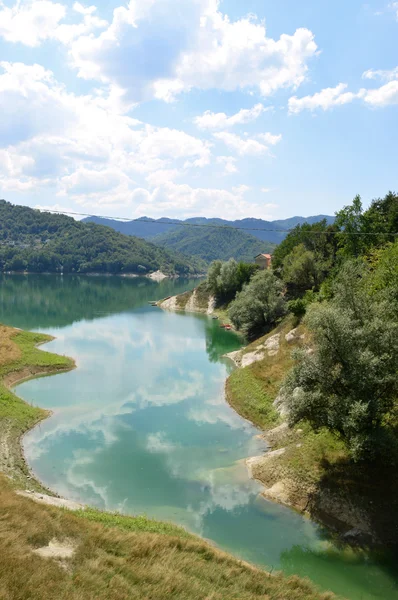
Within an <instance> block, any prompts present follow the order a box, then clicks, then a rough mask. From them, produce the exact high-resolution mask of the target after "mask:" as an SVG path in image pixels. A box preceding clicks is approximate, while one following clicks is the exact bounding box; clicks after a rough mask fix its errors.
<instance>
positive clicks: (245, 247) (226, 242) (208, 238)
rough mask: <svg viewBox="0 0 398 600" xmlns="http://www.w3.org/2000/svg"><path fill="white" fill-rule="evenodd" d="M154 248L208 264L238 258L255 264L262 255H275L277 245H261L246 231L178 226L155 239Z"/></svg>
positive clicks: (266, 243)
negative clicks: (259, 255)
mask: <svg viewBox="0 0 398 600" xmlns="http://www.w3.org/2000/svg"><path fill="white" fill-rule="evenodd" d="M152 241H153V243H154V244H157V245H159V246H162V247H164V248H168V249H171V250H175V251H177V252H181V253H183V254H187V255H188V254H189V255H191V256H196V257H199V258H202V259H203V260H205V261H206V262H211V261H212V260H216V259H221V260H228V259H230V258H235V259H236V260H242V261H245V262H253V258H254V257H255V256H257V254H260V253H261V252H272V250H273V249H274V248H275V244H273V243H271V242H262V241H261V240H259V239H258V238H256V237H254V236H253V235H249V234H248V233H246V232H245V231H239V230H237V229H232V228H230V227H224V228H221V229H218V228H217V229H216V228H212V227H190V226H188V225H184V226H178V227H177V228H176V229H173V230H171V231H169V232H167V233H162V234H160V235H157V236H155V237H154V238H152Z"/></svg>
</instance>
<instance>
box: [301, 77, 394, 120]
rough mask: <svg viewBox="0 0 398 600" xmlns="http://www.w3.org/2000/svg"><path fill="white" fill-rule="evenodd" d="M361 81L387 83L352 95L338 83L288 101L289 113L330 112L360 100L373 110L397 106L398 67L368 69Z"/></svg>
mask: <svg viewBox="0 0 398 600" xmlns="http://www.w3.org/2000/svg"><path fill="white" fill-rule="evenodd" d="M362 78H363V79H369V80H374V79H381V80H383V81H387V82H388V83H386V84H385V85H382V86H381V87H379V88H374V89H365V88H362V89H360V90H359V91H358V92H356V93H353V92H349V91H347V87H348V86H347V84H346V83H339V84H338V85H337V86H336V87H334V88H325V89H323V90H321V91H320V92H317V93H316V94H314V95H312V96H304V97H303V98H297V96H293V97H292V98H290V99H289V113H290V114H298V113H300V112H301V111H303V110H311V111H314V110H318V109H321V110H324V111H326V110H330V109H331V108H333V107H335V106H342V105H344V104H349V103H351V102H353V101H354V100H362V101H363V102H364V103H365V104H367V105H368V106H370V107H374V108H377V107H379V108H381V107H384V106H389V105H393V104H398V67H396V68H395V69H391V70H373V69H369V70H367V71H365V72H364V73H363V74H362Z"/></svg>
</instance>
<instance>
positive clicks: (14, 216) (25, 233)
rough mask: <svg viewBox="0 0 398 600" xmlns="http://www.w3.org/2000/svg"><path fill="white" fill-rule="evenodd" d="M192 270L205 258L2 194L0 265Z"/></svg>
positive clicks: (91, 269)
mask: <svg viewBox="0 0 398 600" xmlns="http://www.w3.org/2000/svg"><path fill="white" fill-rule="evenodd" d="M158 269H160V270H162V271H164V272H165V273H167V274H174V273H177V274H179V275H188V274H194V273H198V272H203V271H204V270H205V264H204V263H203V261H200V260H198V259H192V260H191V259H190V258H187V257H185V256H181V255H178V254H176V253H175V252H171V251H168V250H165V249H164V248H160V247H158V246H155V245H154V244H151V243H149V242H147V241H145V240H143V239H139V238H136V237H131V236H127V235H122V234H121V233H119V232H117V231H115V230H114V229H113V228H110V227H103V226H100V225H96V224H95V223H83V222H81V221H75V220H74V219H72V218H71V217H67V216H65V215H56V214H51V213H44V212H40V211H37V210H33V209H32V208H28V207H26V206H14V205H13V204H10V203H9V202H6V201H5V200H0V271H30V272H36V273H43V272H61V271H62V272H64V273H90V272H98V273H113V274H122V273H136V274H146V273H149V272H152V271H156V270H158Z"/></svg>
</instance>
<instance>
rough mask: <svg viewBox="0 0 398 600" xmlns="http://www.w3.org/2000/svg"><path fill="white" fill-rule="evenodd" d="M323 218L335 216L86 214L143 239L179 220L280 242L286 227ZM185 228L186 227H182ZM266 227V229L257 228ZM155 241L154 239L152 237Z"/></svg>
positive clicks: (91, 219)
mask: <svg viewBox="0 0 398 600" xmlns="http://www.w3.org/2000/svg"><path fill="white" fill-rule="evenodd" d="M323 219H326V221H327V223H328V224H331V223H333V222H334V217H331V216H328V215H315V216H311V217H291V218H289V219H281V220H277V221H264V220H263V219H252V218H249V219H241V220H237V221H226V220H225V219H206V218H205V217H193V218H191V219H186V220H185V221H180V220H178V219H168V218H165V217H163V218H161V219H149V218H147V217H141V218H140V219H137V220H134V221H125V222H121V221H116V220H113V219H103V218H101V217H87V219H84V221H85V222H92V223H97V224H99V225H106V226H108V227H112V229H115V230H116V231H120V232H121V233H124V234H126V235H136V236H138V237H142V238H144V239H147V240H149V239H153V238H155V237H157V236H158V235H160V234H163V233H169V232H170V231H175V230H176V229H179V228H181V225H180V223H185V224H193V225H206V226H209V225H222V226H223V225H224V226H229V227H234V228H237V229H244V230H246V231H245V233H247V234H250V235H252V236H254V237H256V238H258V239H259V240H263V241H267V242H273V243H274V244H280V242H282V241H283V240H284V239H285V237H286V236H287V233H288V232H287V231H286V230H288V229H293V228H294V227H295V226H296V225H298V224H302V223H310V224H313V223H316V222H318V221H322V220H323ZM184 229H188V228H185V227H184ZM259 230H265V231H259ZM154 241H155V240H154Z"/></svg>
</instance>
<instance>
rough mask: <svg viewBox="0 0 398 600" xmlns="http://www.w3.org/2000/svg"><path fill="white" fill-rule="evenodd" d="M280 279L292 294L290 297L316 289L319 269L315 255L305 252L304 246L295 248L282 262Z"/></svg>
mask: <svg viewBox="0 0 398 600" xmlns="http://www.w3.org/2000/svg"><path fill="white" fill-rule="evenodd" d="M282 279H283V281H284V282H285V283H287V285H288V287H289V290H290V291H292V292H293V293H292V295H297V292H299V293H302V292H305V291H306V290H309V289H311V288H313V287H317V285H318V283H319V280H320V268H319V266H318V264H317V261H316V258H315V254H314V253H313V252H311V250H306V248H305V246H304V244H299V245H298V246H295V247H294V248H293V250H292V251H291V253H290V254H288V255H287V256H286V258H285V260H284V261H283V269H282Z"/></svg>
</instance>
